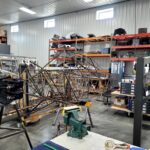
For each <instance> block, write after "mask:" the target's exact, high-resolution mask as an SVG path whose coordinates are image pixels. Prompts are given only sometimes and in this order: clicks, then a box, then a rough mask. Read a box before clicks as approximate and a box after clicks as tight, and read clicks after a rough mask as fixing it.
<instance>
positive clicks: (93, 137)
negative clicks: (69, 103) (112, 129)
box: [34, 132, 133, 150]
mask: <svg viewBox="0 0 150 150" xmlns="http://www.w3.org/2000/svg"><path fill="white" fill-rule="evenodd" d="M88 133H89V134H88V135H87V136H85V137H84V138H83V139H76V138H72V137H68V136H67V133H64V134H62V135H60V136H58V137H56V138H54V139H52V140H51V141H52V142H53V143H55V144H58V145H60V146H63V147H65V148H67V149H69V150H105V142H106V141H107V140H112V141H113V142H115V143H116V144H121V143H123V142H121V141H118V140H115V139H112V138H108V137H106V136H102V135H100V134H97V133H93V132H88ZM132 147H133V146H132ZM34 150H38V149H36V148H35V149H34ZM43 150H45V149H43ZM116 150H117V149H116Z"/></svg>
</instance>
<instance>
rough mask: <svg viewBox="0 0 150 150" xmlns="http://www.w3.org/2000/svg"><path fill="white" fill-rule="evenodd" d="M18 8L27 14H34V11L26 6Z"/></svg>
mask: <svg viewBox="0 0 150 150" xmlns="http://www.w3.org/2000/svg"><path fill="white" fill-rule="evenodd" d="M19 9H20V10H21V11H24V12H26V13H28V14H31V15H34V14H36V12H34V11H32V10H31V9H28V8H26V7H20V8H19Z"/></svg>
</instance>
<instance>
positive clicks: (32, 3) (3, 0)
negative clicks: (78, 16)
mask: <svg viewBox="0 0 150 150" xmlns="http://www.w3.org/2000/svg"><path fill="white" fill-rule="evenodd" d="M121 1H125V0H93V2H90V3H85V2H84V1H83V0H0V25H3V24H11V23H15V22H20V21H26V20H31V19H37V18H42V17H47V16H54V15H58V14H64V13H69V12H74V11H79V10H83V9H88V8H92V7H98V6H102V5H105V4H111V3H116V2H121ZM23 6H24V7H28V8H30V9H32V10H33V11H35V12H36V14H35V15H30V14H27V13H24V12H21V11H20V10H19V8H20V7H23Z"/></svg>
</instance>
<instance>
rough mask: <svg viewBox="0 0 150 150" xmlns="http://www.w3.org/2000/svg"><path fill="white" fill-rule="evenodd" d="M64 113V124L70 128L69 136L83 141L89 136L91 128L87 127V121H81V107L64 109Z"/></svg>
mask: <svg viewBox="0 0 150 150" xmlns="http://www.w3.org/2000/svg"><path fill="white" fill-rule="evenodd" d="M64 111H65V112H64V123H65V124H66V125H67V126H70V129H69V132H68V136H70V137H74V138H78V139H82V138H83V137H84V136H86V135H88V130H90V126H87V125H86V124H85V121H83V120H80V119H79V114H78V112H79V111H80V109H79V107H78V106H77V107H74V108H67V109H64Z"/></svg>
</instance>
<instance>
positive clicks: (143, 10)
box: [6, 0, 150, 65]
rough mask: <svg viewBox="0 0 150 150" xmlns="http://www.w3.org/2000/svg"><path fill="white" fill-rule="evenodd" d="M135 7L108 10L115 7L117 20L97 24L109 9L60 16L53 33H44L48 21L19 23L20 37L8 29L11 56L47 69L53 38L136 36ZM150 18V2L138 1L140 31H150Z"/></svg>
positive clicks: (118, 6) (130, 3) (131, 4)
mask: <svg viewBox="0 0 150 150" xmlns="http://www.w3.org/2000/svg"><path fill="white" fill-rule="evenodd" d="M134 4H135V3H134V1H128V2H124V3H119V4H114V5H111V6H107V7H114V18H113V19H109V20H96V11H97V10H99V9H103V8H107V7H100V8H94V9H89V10H84V11H80V12H76V13H70V14H65V15H60V16H56V17H54V18H55V19H56V27H55V28H51V29H44V27H43V26H44V19H39V20H34V21H29V22H22V23H19V33H10V26H7V27H6V28H7V30H8V41H9V44H10V45H11V53H13V54H15V55H23V56H34V57H37V59H38V60H39V63H40V64H41V65H44V64H45V63H47V61H48V45H49V44H48V39H50V38H51V37H52V36H53V34H59V35H63V36H65V35H67V34H68V33H69V32H76V33H79V34H81V35H82V36H86V35H87V34H88V33H94V34H95V35H106V34H109V35H110V34H111V33H113V31H114V29H115V28H118V27H123V28H125V29H126V31H127V32H128V33H135V23H134V22H135V5H134ZM51 18H53V17H51ZM149 18H150V1H149V0H137V28H138V27H149V25H150V21H149Z"/></svg>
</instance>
